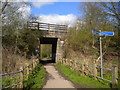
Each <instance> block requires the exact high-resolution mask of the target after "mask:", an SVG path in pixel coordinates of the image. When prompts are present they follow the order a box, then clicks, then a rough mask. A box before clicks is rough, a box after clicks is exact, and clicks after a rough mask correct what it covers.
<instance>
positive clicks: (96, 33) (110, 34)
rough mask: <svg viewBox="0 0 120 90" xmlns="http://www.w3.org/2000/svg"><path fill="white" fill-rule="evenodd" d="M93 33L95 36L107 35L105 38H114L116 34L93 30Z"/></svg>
mask: <svg viewBox="0 0 120 90" xmlns="http://www.w3.org/2000/svg"><path fill="white" fill-rule="evenodd" d="M92 33H93V34H95V35H102V36H103V35H105V36H114V32H108V31H96V30H92Z"/></svg>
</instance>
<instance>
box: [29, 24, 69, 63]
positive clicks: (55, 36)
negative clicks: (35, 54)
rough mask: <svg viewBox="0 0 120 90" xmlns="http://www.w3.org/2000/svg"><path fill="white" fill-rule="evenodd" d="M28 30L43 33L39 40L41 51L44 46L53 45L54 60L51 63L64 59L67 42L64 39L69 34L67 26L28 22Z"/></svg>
mask: <svg viewBox="0 0 120 90" xmlns="http://www.w3.org/2000/svg"><path fill="white" fill-rule="evenodd" d="M27 29H31V30H39V31H41V33H42V37H40V38H39V41H40V45H39V47H40V50H41V45H42V44H51V45H52V60H50V62H52V63H55V62H57V60H60V59H61V58H62V57H63V49H62V47H63V43H64V40H65V39H64V37H65V36H66V35H67V32H68V30H67V25H57V24H49V23H41V22H27ZM40 60H41V59H40Z"/></svg>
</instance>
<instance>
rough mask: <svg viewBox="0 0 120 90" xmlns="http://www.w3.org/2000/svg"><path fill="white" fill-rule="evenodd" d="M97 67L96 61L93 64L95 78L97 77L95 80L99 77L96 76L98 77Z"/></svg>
mask: <svg viewBox="0 0 120 90" xmlns="http://www.w3.org/2000/svg"><path fill="white" fill-rule="evenodd" d="M96 67H97V65H96V64H95V63H94V64H93V75H94V79H95V80H96V79H97V78H96V77H97V68H96Z"/></svg>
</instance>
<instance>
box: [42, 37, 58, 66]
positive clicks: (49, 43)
mask: <svg viewBox="0 0 120 90" xmlns="http://www.w3.org/2000/svg"><path fill="white" fill-rule="evenodd" d="M57 40H58V38H51V37H43V38H40V52H42V53H40V62H41V63H43V64H45V63H55V62H56V47H57ZM43 45H44V49H47V47H49V50H50V51H49V50H48V52H49V54H48V55H49V57H51V58H50V59H51V60H47V59H45V58H43V56H42V55H43V51H45V50H43ZM45 46H46V47H45ZM50 52H51V54H50Z"/></svg>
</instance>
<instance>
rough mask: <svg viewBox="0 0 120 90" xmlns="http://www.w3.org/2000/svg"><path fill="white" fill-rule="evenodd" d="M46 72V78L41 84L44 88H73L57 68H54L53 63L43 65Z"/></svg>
mask: <svg viewBox="0 0 120 90" xmlns="http://www.w3.org/2000/svg"><path fill="white" fill-rule="evenodd" d="M44 68H45V69H46V72H47V73H48V80H47V82H46V84H45V85H44V86H43V89H44V88H72V89H74V90H76V89H75V87H74V85H73V84H72V83H71V82H70V81H68V80H66V79H65V78H64V77H63V76H62V75H60V74H59V72H58V70H56V69H55V67H54V65H52V64H48V65H44Z"/></svg>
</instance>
